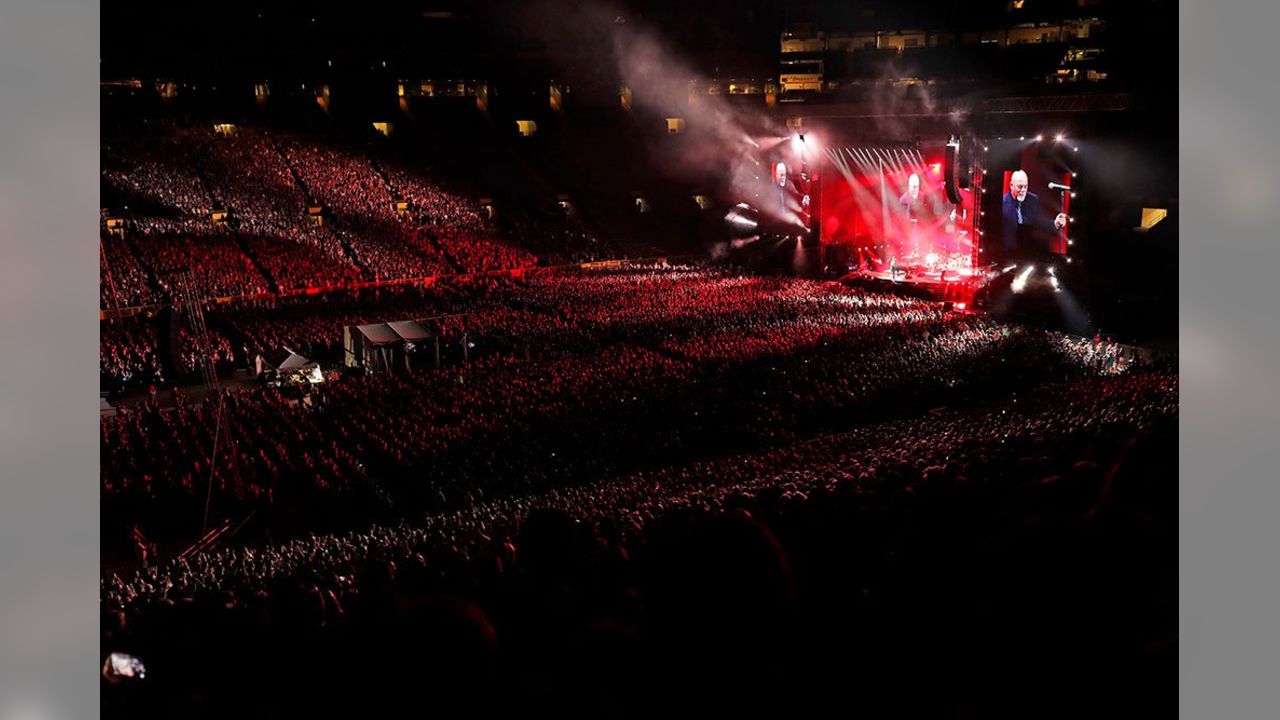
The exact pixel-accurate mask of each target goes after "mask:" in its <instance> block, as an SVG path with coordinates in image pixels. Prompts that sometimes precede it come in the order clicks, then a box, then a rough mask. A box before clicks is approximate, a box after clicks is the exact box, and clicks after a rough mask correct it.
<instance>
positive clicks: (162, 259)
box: [101, 128, 621, 308]
mask: <svg viewBox="0 0 1280 720" xmlns="http://www.w3.org/2000/svg"><path fill="white" fill-rule="evenodd" d="M102 179H103V183H104V197H108V198H109V202H112V204H113V205H114V207H112V208H110V212H111V213H114V214H119V215H121V216H122V217H124V218H126V219H127V220H128V222H127V226H126V227H127V229H126V234H127V236H128V240H127V242H126V241H125V240H121V239H119V238H115V237H113V238H110V239H108V240H107V241H106V242H105V247H104V252H103V254H102V257H101V264H102V283H101V284H102V287H103V289H102V298H101V302H102V307H104V308H114V307H116V306H117V305H119V306H123V307H133V306H138V305H150V304H153V303H157V302H163V301H164V300H166V299H168V300H172V299H173V293H174V292H175V291H176V289H175V288H174V287H173V281H172V280H169V279H168V277H167V276H168V275H169V274H171V273H172V272H173V271H174V270H175V269H184V270H185V269H188V268H190V270H191V273H192V281H193V283H194V285H195V290H196V291H197V293H199V294H200V295H201V296H202V297H220V296H226V295H253V294H260V293H264V292H271V293H275V294H281V293H287V292H289V291H296V290H302V289H310V288H324V289H332V288H344V287H350V286H352V285H354V284H356V283H358V282H361V281H375V280H398V279H408V278H424V277H438V276H445V275H452V274H459V273H462V274H466V273H483V272H488V271H494V270H510V269H516V268H529V267H533V266H535V265H548V264H557V263H565V262H582V261H586V260H600V259H608V258H613V257H620V255H621V253H620V252H619V251H618V249H617V248H616V247H614V246H613V245H612V244H610V243H607V242H604V241H602V240H600V239H598V238H596V237H594V236H593V235H591V234H590V233H588V232H587V231H586V230H584V229H583V228H582V227H580V225H579V224H577V223H574V222H571V221H570V219H569V218H564V217H561V218H559V219H558V220H556V219H553V218H552V217H550V216H546V217H540V216H538V215H537V214H531V213H524V214H520V213H516V212H514V211H512V212H510V213H505V214H504V220H503V221H502V222H495V221H493V220H490V219H489V217H488V215H487V213H486V212H485V210H484V209H483V208H481V207H480V205H479V203H478V201H476V200H475V199H473V198H471V197H468V196H466V195H464V194H461V193H458V192H453V191H450V190H446V189H445V188H444V187H443V186H442V185H441V184H440V183H439V182H438V181H436V180H434V179H433V178H431V177H430V176H429V174H428V173H427V172H425V171H423V170H421V169H408V167H407V166H405V165H403V164H402V163H400V162H399V161H396V162H388V163H386V164H385V167H384V166H383V165H382V164H379V163H377V162H376V161H374V160H373V159H372V158H370V157H369V156H367V155H365V154H364V153H362V152H358V151H355V150H352V149H350V148H348V147H345V146H343V145H340V144H331V143H328V142H326V141H322V140H320V139H318V138H306V137H298V136H283V137H280V136H276V135H273V134H270V133H268V132H265V131H262V130H258V129H255V128H239V129H237V130H236V131H235V132H234V133H232V134H230V135H226V136H224V135H221V134H218V133H215V132H213V131H212V130H206V131H199V130H186V131H183V132H182V133H180V134H175V135H162V136H156V137H148V138H130V139H128V140H120V141H113V142H111V143H109V144H107V145H104V147H103V171H102ZM400 201H402V202H404V203H405V207H404V209H403V211H401V209H400V208H399V206H398V202H400ZM313 206H318V207H320V208H322V214H321V215H320V216H319V217H318V218H317V217H314V216H312V215H310V214H309V208H311V207H313ZM215 213H217V214H219V217H221V219H220V220H215V219H214V216H215ZM129 245H131V246H132V248H133V249H132V250H131V249H130V247H128V246H129ZM139 259H140V261H139ZM108 273H110V275H111V280H110V281H109V280H108V277H107V276H108ZM113 283H114V286H115V290H114V291H112V289H111V286H112V284H113Z"/></svg>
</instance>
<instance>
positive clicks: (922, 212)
mask: <svg viewBox="0 0 1280 720" xmlns="http://www.w3.org/2000/svg"><path fill="white" fill-rule="evenodd" d="M898 211H899V212H898V215H899V217H900V218H901V221H902V223H903V231H902V241H901V243H900V245H901V248H902V252H903V253H904V254H906V255H907V256H909V257H923V256H924V255H925V254H926V253H930V252H937V251H939V250H942V251H946V250H948V246H949V245H950V243H949V242H947V240H946V238H945V234H947V233H953V232H954V223H955V221H956V210H955V208H954V207H952V206H950V205H949V204H945V203H944V202H943V201H942V200H941V199H940V196H939V193H937V192H927V193H922V192H921V184H920V175H919V173H914V172H913V173H911V175H910V176H908V177H907V191H906V192H904V193H902V195H900V196H899V197H898ZM944 218H945V220H944ZM944 222H945V225H944V224H943V223H944Z"/></svg>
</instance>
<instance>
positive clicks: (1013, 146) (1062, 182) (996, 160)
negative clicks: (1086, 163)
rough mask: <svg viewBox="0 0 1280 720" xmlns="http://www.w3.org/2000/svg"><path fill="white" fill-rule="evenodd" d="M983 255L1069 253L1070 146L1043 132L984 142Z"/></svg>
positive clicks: (1072, 177)
mask: <svg viewBox="0 0 1280 720" xmlns="http://www.w3.org/2000/svg"><path fill="white" fill-rule="evenodd" d="M984 147H986V148H987V150H986V152H984V156H985V157H984V165H985V168H986V175H985V181H984V184H983V186H984V187H985V189H986V191H985V198H986V199H985V201H984V202H983V211H984V213H985V215H984V219H986V220H987V222H985V223H984V224H983V227H984V229H985V232H984V234H983V239H984V243H983V246H982V247H983V251H984V255H986V256H988V257H990V258H991V259H992V260H1000V259H1004V258H1010V259H1016V258H1047V259H1053V258H1059V259H1060V258H1061V257H1062V256H1065V255H1066V254H1067V253H1068V242H1069V236H1070V226H1071V221H1070V216H1071V212H1072V210H1071V198H1072V193H1073V192H1075V190H1074V187H1075V173H1074V171H1073V170H1072V160H1073V157H1072V156H1073V147H1072V146H1071V144H1070V143H1069V142H1064V141H1062V140H1058V139H1057V138H1048V139H1046V138H1044V137H1043V136H1034V137H1033V136H1022V137H1017V138H996V139H991V140H987V141H985V142H984Z"/></svg>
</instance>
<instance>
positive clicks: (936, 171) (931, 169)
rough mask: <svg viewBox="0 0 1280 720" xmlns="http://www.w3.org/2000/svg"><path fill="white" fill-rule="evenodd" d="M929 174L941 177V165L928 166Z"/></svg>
mask: <svg viewBox="0 0 1280 720" xmlns="http://www.w3.org/2000/svg"><path fill="white" fill-rule="evenodd" d="M929 172H932V173H933V174H934V175H941V174H942V163H934V164H932V165H930V166H929Z"/></svg>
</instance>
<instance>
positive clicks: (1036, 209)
mask: <svg viewBox="0 0 1280 720" xmlns="http://www.w3.org/2000/svg"><path fill="white" fill-rule="evenodd" d="M1029 186H1030V182H1029V180H1028V178H1027V173H1026V172H1025V171H1023V170H1015V171H1013V173H1012V174H1011V175H1010V176H1009V192H1007V193H1005V196H1004V204H1003V208H1002V210H1001V240H1002V242H1003V246H1002V248H1001V250H1002V252H1003V254H1004V256H1005V257H1024V258H1025V257H1043V256H1045V255H1048V254H1049V252H1050V248H1051V247H1052V239H1053V237H1054V236H1056V235H1057V234H1058V232H1059V231H1060V230H1062V228H1064V227H1066V225H1067V215H1066V213H1061V212H1060V213H1058V214H1057V216H1056V217H1054V218H1053V219H1052V220H1049V219H1048V217H1047V215H1046V213H1045V210H1044V207H1043V206H1042V205H1041V203H1040V196H1039V195H1036V194H1035V193H1033V192H1030V191H1029V190H1028V187H1029Z"/></svg>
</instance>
